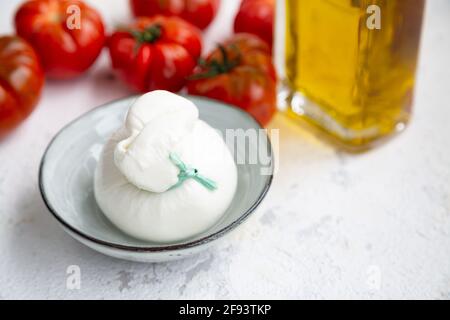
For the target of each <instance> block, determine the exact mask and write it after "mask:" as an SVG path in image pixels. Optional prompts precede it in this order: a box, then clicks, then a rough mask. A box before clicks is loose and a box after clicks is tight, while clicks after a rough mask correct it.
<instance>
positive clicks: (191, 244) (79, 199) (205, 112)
mask: <svg viewBox="0 0 450 320" xmlns="http://www.w3.org/2000/svg"><path fill="white" fill-rule="evenodd" d="M136 98H137V96H133V97H129V98H125V99H121V100H117V101H113V102H111V103H108V104H105V105H103V106H100V107H98V108H95V109H93V110H92V111H90V112H88V113H86V114H84V115H83V116H81V117H79V118H78V119H76V120H74V121H73V122H72V123H70V124H68V125H67V126H66V127H64V128H63V129H62V130H61V131H60V132H59V133H58V134H57V135H56V136H55V137H54V138H53V140H52V141H51V142H50V144H49V146H48V147H47V150H46V151H45V154H44V156H43V158H42V161H41V166H40V172H39V187H40V191H41V194H42V198H43V199H44V202H45V204H46V205H47V207H48V209H49V210H50V212H51V213H52V214H53V216H54V217H55V218H56V219H57V220H58V222H59V223H60V224H61V225H62V227H63V228H64V230H65V231H67V233H69V234H70V235H71V236H72V237H74V238H75V239H76V240H78V241H80V242H81V243H83V244H85V245H87V246H88V247H90V248H92V249H94V250H97V251H99V252H101V253H103V254H106V255H109V256H113V257H116V258H121V259H126V260H132V261H140V262H161V261H167V260H175V259H179V258H183V257H187V256H190V255H192V254H195V253H197V252H199V251H201V250H204V249H206V248H208V247H209V246H210V245H212V244H214V243H216V242H217V240H219V239H220V238H222V237H223V236H224V235H226V234H228V233H229V232H230V231H232V230H234V229H235V228H236V227H238V226H239V225H240V224H241V223H242V222H243V221H245V220H246V219H247V218H248V217H249V216H250V215H251V214H252V213H253V212H254V210H255V209H256V208H257V207H258V205H259V204H260V203H261V201H262V200H263V198H264V197H265V195H266V193H267V191H268V190H269V187H270V184H271V181H272V173H273V154H272V149H271V145H270V141H269V138H268V137H267V135H266V134H265V132H264V133H263V134H259V135H258V139H257V140H254V139H253V140H254V141H251V139H247V140H246V141H247V142H248V143H246V144H245V145H242V144H239V143H235V145H234V146H232V145H231V144H229V148H233V149H234V157H235V160H238V159H241V160H239V161H237V167H238V174H239V178H238V187H237V192H236V195H235V197H234V199H233V201H232V203H231V205H230V207H229V208H228V210H227V211H226V212H225V214H224V215H223V217H222V218H221V219H220V221H218V222H217V224H215V225H214V226H213V227H212V228H210V229H209V230H206V231H205V232H203V233H202V234H199V235H197V236H195V237H192V238H190V239H187V240H184V241H181V242H176V243H170V244H159V243H153V242H146V241H142V240H138V239H135V238H133V237H131V236H128V235H126V234H124V233H123V232H122V231H120V230H119V229H118V228H116V227H115V226H114V225H113V224H112V223H111V222H110V221H109V220H108V219H107V218H106V216H105V215H104V214H103V213H102V212H101V210H100V209H99V207H98V206H97V204H96V201H95V197H94V192H93V177H94V172H95V168H96V165H97V161H98V159H99V156H100V154H101V152H102V148H103V145H104V144H105V143H106V141H107V140H108V138H109V137H110V135H111V134H112V133H113V132H114V131H115V130H117V129H118V128H119V127H120V126H121V125H122V123H123V121H124V118H125V115H126V112H127V110H128V108H129V106H130V105H131V104H132V103H133V102H134V101H135V99H136ZM186 98H188V99H190V100H191V101H192V102H194V103H195V104H196V105H197V107H198V108H199V111H200V118H201V119H203V120H204V121H206V122H207V123H209V124H210V125H211V126H212V127H214V128H216V129H218V130H220V131H221V132H222V133H225V130H227V129H244V130H238V131H235V132H240V134H243V135H244V134H245V132H246V130H248V129H256V130H259V129H261V127H260V125H259V124H258V123H257V122H256V121H255V120H254V119H253V118H252V117H251V116H249V115H248V114H247V113H245V112H243V111H242V110H240V109H238V108H236V107H233V106H230V105H226V104H223V103H220V102H217V101H213V100H209V99H205V98H199V97H193V96H186ZM241 138H245V136H243V137H241ZM255 148H263V150H267V155H266V157H265V158H266V159H269V160H270V163H269V162H268V161H267V160H266V161H264V163H263V161H256V163H252V164H249V163H247V162H249V161H242V159H245V154H246V152H248V151H249V150H251V149H253V150H255ZM239 157H240V158H239ZM253 162H255V161H253ZM241 163H243V164H241ZM262 170H263V171H262ZM262 172H265V173H264V174H261V173H262Z"/></svg>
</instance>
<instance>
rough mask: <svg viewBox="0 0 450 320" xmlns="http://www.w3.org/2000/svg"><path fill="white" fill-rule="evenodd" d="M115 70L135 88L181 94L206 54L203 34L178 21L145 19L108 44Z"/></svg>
mask: <svg viewBox="0 0 450 320" xmlns="http://www.w3.org/2000/svg"><path fill="white" fill-rule="evenodd" d="M108 47H109V52H110V55H111V60H112V65H113V67H114V69H116V70H117V71H119V74H120V75H121V76H122V78H123V79H124V80H125V82H127V83H128V84H129V85H130V86H131V88H133V89H135V90H137V91H141V92H146V91H151V90H156V89H164V90H169V91H174V92H176V91H179V90H180V89H181V88H182V87H183V86H184V84H185V83H186V77H187V76H189V74H191V72H192V70H193V69H194V68H195V66H196V64H197V59H198V58H199V56H200V54H201V51H202V40H201V34H200V30H198V29H197V28H196V27H194V26H193V25H191V24H190V23H188V22H186V21H184V20H182V19H180V18H177V17H164V16H155V17H153V18H146V17H141V18H138V20H137V21H136V22H135V23H133V24H132V25H130V26H128V27H125V28H122V29H120V30H117V31H116V32H114V33H113V34H112V35H111V37H110V39H109V41H108Z"/></svg>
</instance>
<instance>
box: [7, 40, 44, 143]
mask: <svg viewBox="0 0 450 320" xmlns="http://www.w3.org/2000/svg"><path fill="white" fill-rule="evenodd" d="M43 84H44V74H43V72H42V68H41V66H40V64H39V60H38V57H37V55H36V53H35V52H34V50H33V48H32V47H31V46H30V45H29V44H28V43H26V41H24V40H22V39H21V38H19V37H15V36H4V37H0V138H1V137H3V136H5V135H6V134H7V133H9V132H10V131H11V130H12V129H13V128H14V127H16V126H17V125H18V124H19V123H20V122H21V121H22V120H24V119H25V118H26V117H27V116H28V115H29V114H30V113H31V111H33V109H34V106H35V105H36V103H37V102H38V100H39V96H40V94H41V90H42V86H43Z"/></svg>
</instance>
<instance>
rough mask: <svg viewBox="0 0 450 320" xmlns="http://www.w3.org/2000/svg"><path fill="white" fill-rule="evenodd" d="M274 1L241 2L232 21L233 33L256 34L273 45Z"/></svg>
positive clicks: (246, 0)
mask: <svg viewBox="0 0 450 320" xmlns="http://www.w3.org/2000/svg"><path fill="white" fill-rule="evenodd" d="M273 19H274V0H243V1H242V3H241V7H240V8H239V12H238V14H237V15H236V19H235V20H234V31H235V32H248V33H252V34H256V35H257V36H259V37H260V38H261V39H263V40H265V41H266V42H267V43H268V44H270V46H272V43H273Z"/></svg>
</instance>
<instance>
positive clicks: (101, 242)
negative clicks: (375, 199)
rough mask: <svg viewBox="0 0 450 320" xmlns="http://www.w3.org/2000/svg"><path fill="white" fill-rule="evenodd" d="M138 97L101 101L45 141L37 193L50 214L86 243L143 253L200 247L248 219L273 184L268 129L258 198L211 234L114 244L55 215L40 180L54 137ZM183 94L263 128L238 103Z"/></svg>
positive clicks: (56, 213) (271, 155)
mask: <svg viewBox="0 0 450 320" xmlns="http://www.w3.org/2000/svg"><path fill="white" fill-rule="evenodd" d="M139 96H140V95H132V96H128V97H123V98H119V99H115V100H112V101H110V102H107V103H104V104H102V105H100V106H97V107H95V108H93V109H91V110H89V111H87V112H85V113H83V114H81V115H80V116H78V117H76V118H75V119H73V120H71V121H70V122H68V123H67V124H66V125H64V126H63V127H62V128H61V129H60V130H59V131H58V132H57V133H56V134H55V136H54V137H53V138H52V139H51V140H50V142H49V143H48V145H47V147H46V148H45V151H44V154H43V155H42V158H41V162H40V165H39V173H38V175H39V176H38V185H39V192H40V194H41V197H42V200H43V201H44V204H45V206H46V207H47V209H48V210H49V211H50V213H51V214H52V215H53V217H54V218H55V219H56V220H57V221H58V222H59V223H60V224H61V225H62V226H63V227H64V228H67V229H68V230H69V231H71V232H73V233H74V234H75V235H77V236H79V237H81V238H82V239H84V240H87V241H89V242H93V243H95V244H97V245H100V246H103V247H108V248H111V249H116V250H124V251H129V252H142V253H145V252H153V253H154V252H168V251H178V250H186V249H191V248H194V247H199V246H203V245H206V244H209V243H211V242H213V241H215V240H217V239H219V238H221V237H222V236H224V235H225V234H227V233H229V232H231V231H232V230H234V229H236V228H237V227H238V226H239V225H240V224H242V223H243V222H244V221H245V220H247V218H248V217H249V216H250V215H251V214H252V213H253V212H254V211H255V210H256V208H257V207H258V206H259V205H260V204H261V202H262V201H263V199H264V198H265V196H266V195H267V192H268V191H269V189H270V187H271V185H272V180H273V176H274V161H275V159H274V155H273V149H272V142H271V141H270V137H269V136H268V135H267V132H265V137H266V139H267V142H268V143H267V145H268V151H269V154H270V159H271V172H270V175H267V178H266V181H265V185H264V188H263V190H262V191H261V193H260V194H259V196H258V198H257V199H256V201H255V202H254V203H253V204H252V205H251V206H250V208H248V209H247V210H246V211H245V212H244V213H243V214H241V215H240V216H239V217H238V218H237V219H236V220H234V221H233V222H231V223H230V224H228V225H226V226H225V227H223V228H221V229H219V230H218V231H216V232H214V233H212V234H210V235H206V236H203V237H201V238H199V239H196V240H191V241H187V242H182V243H175V244H167V245H161V246H148V247H146V246H143V247H138V246H133V245H123V244H118V243H114V242H109V241H105V240H101V239H98V238H96V237H94V236H91V235H89V234H86V233H85V232H83V231H81V230H79V229H77V228H75V227H74V226H72V225H71V224H70V223H68V222H67V221H65V220H64V218H62V216H61V215H59V214H58V212H57V210H56V209H54V208H53V206H52V204H51V203H50V200H49V199H48V198H47V196H46V192H45V187H44V183H43V180H44V178H43V172H44V166H45V162H46V157H47V155H48V151H49V150H50V148H51V147H52V145H53V143H54V142H55V140H56V139H57V138H58V137H59V136H60V135H61V134H62V133H63V132H64V131H65V130H66V129H68V128H69V127H70V126H72V125H73V124H75V123H76V122H78V121H79V120H82V119H83V118H85V117H87V116H89V115H90V114H91V113H94V112H96V111H99V110H101V109H106V108H108V107H110V106H111V105H114V104H117V103H119V102H121V101H124V100H132V98H137V97H139ZM182 96H184V97H186V98H188V99H189V98H194V99H197V100H204V101H205V102H212V103H215V104H219V105H222V106H224V107H227V108H232V109H234V110H237V111H238V112H240V113H241V114H242V115H243V116H244V117H247V118H248V119H250V120H251V121H253V122H254V123H255V124H256V126H257V127H258V128H259V129H264V127H263V126H262V125H261V124H260V123H259V122H258V121H257V120H256V119H255V118H254V117H253V116H252V115H250V114H249V113H247V112H245V111H244V110H242V109H240V108H239V107H237V106H234V105H231V104H227V103H224V102H222V101H219V100H214V99H210V98H206V97H202V96H196V95H187V94H182Z"/></svg>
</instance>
